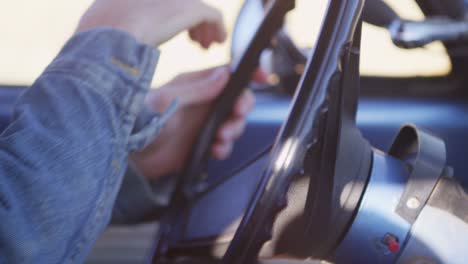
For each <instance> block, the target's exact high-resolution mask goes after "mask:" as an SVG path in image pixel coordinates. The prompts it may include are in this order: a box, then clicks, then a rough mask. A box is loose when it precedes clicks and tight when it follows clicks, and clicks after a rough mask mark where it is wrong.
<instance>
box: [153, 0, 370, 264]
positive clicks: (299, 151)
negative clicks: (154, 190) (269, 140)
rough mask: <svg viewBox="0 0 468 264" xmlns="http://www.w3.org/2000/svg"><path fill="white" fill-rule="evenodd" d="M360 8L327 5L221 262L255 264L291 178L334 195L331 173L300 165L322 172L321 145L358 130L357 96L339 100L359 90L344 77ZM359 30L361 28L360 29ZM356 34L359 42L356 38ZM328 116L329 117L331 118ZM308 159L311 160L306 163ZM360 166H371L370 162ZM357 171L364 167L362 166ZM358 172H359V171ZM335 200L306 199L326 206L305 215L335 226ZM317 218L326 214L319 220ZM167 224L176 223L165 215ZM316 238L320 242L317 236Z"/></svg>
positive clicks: (353, 2) (358, 1)
mask: <svg viewBox="0 0 468 264" xmlns="http://www.w3.org/2000/svg"><path fill="white" fill-rule="evenodd" d="M362 6H363V1H362V0H330V6H329V11H328V14H327V17H326V20H325V23H324V25H323V28H322V32H321V34H320V38H319V41H318V44H317V47H316V51H315V53H314V55H313V57H312V58H311V59H310V60H309V62H308V66H307V70H306V73H305V74H304V76H303V78H302V80H301V83H300V87H299V89H297V91H296V95H295V97H294V100H293V101H294V104H293V107H292V108H291V112H290V115H289V118H288V120H287V122H286V123H285V124H284V126H283V128H282V130H281V132H280V133H279V136H278V139H277V141H276V144H275V147H274V149H273V151H272V154H271V158H270V162H269V165H268V167H267V169H266V170H265V172H264V174H263V175H264V176H263V178H262V181H261V184H260V185H259V186H258V189H257V194H256V195H255V197H254V198H253V199H252V201H251V203H250V206H249V208H248V210H247V212H246V213H245V215H244V218H243V220H242V223H241V225H240V226H239V228H238V229H237V232H236V235H235V238H234V240H233V241H232V242H231V244H230V246H229V249H228V251H227V253H226V255H225V256H224V258H223V263H253V262H254V261H255V260H256V258H257V256H258V253H259V251H260V249H261V246H262V245H263V243H264V242H265V241H267V240H269V239H270V238H271V235H272V234H271V232H272V228H273V223H274V220H275V218H276V216H277V214H278V213H279V212H280V211H281V210H282V209H284V208H285V207H286V206H287V200H286V195H287V191H288V189H289V184H290V183H291V181H292V179H293V178H294V177H295V176H297V175H303V174H310V175H309V177H310V178H311V185H313V184H322V183H324V182H325V184H324V185H325V187H326V188H325V189H332V192H333V188H334V187H336V183H335V182H334V181H333V180H331V181H329V180H328V179H333V177H336V176H334V175H333V174H332V175H328V174H327V173H329V172H330V171H326V172H325V173H324V172H322V171H320V169H318V170H317V171H319V172H320V173H316V174H314V173H315V172H316V171H312V172H311V171H305V170H304V168H305V167H307V166H305V165H304V162H305V161H306V160H311V159H310V157H309V156H310V155H312V156H314V153H315V156H314V157H313V158H312V160H313V161H314V162H316V163H317V164H315V165H316V166H315V167H316V168H319V167H321V165H323V164H322V163H323V162H322V161H323V159H324V158H325V157H322V158H320V157H318V156H317V154H322V152H323V151H324V150H323V146H324V141H330V140H331V141H336V143H335V147H338V146H337V145H338V144H339V143H338V141H339V139H338V138H339V136H340V135H339V133H340V132H339V131H340V129H343V127H346V128H350V129H351V130H353V131H355V130H356V131H357V129H355V124H354V119H355V112H356V108H357V91H351V95H353V96H352V98H351V100H349V99H348V100H343V98H344V97H345V96H344V95H345V94H346V95H350V92H349V91H348V92H345V91H343V88H344V87H345V86H346V85H344V84H345V82H346V81H357V87H358V86H359V83H358V79H359V78H358V77H359V76H357V77H356V76H355V78H354V79H356V78H357V80H352V78H351V79H350V78H347V77H346V76H345V75H344V72H345V71H346V70H347V68H348V66H349V65H348V64H349V63H350V62H351V61H352V60H350V58H351V57H352V55H351V54H352V53H353V52H356V50H355V48H356V46H357V48H359V44H360V43H355V41H354V43H355V44H354V45H353V40H355V39H354V33H355V31H356V27H358V25H360V21H359V17H360V12H361V10H362ZM359 30H360V27H358V31H359ZM358 35H359V37H360V34H358ZM354 66H356V65H354ZM358 73H359V72H358V69H357V74H358ZM354 74H356V72H354ZM357 87H354V88H357ZM351 90H352V89H351ZM353 93H354V94H353ZM345 101H350V102H345ZM332 115H333V117H331V116H332ZM343 120H344V121H343ZM331 123H333V124H332V125H331V127H332V129H333V130H336V131H335V133H334V134H333V133H332V134H333V135H332V136H330V135H327V137H326V135H325V133H329V132H330V130H329V129H325V128H330V124H331ZM335 137H336V138H335ZM353 139H356V138H353ZM357 139H358V140H354V141H355V142H356V143H357V144H361V145H362V146H363V147H362V150H361V153H359V154H360V155H361V156H363V157H364V156H369V157H370V148H369V147H368V145H366V144H365V143H362V137H360V134H359V133H357ZM358 141H359V142H358ZM328 145H330V144H328ZM331 145H333V144H331ZM354 146H355V145H353V146H352V147H354ZM337 151H338V149H335V152H334V153H331V154H329V155H328V156H326V155H325V156H326V157H327V158H329V157H330V155H331V156H333V155H335V156H334V157H333V158H332V160H333V162H332V166H334V165H336V164H335V163H336V160H337V159H338V157H337ZM308 157H309V159H307V158H308ZM363 163H365V164H367V166H370V165H369V164H370V161H368V160H367V161H365V162H363ZM359 166H360V167H363V166H362V164H361V165H359ZM312 167H313V166H312ZM364 167H366V166H364ZM357 170H359V171H360V169H359V168H357ZM362 171H364V173H357V174H359V175H365V176H362V177H361V178H360V179H359V180H363V181H365V180H366V179H365V177H366V176H368V175H366V173H367V172H366V169H365V168H364V169H363V170H362ZM331 173H334V168H333V170H332V171H331ZM356 177H357V176H356ZM338 182H339V181H338ZM363 189H364V186H362V187H361V189H360V190H358V191H357V193H361V194H362V192H363ZM333 195H334V194H325V195H324V196H325V198H324V197H320V196H317V195H315V194H314V195H309V197H308V200H309V199H310V200H312V201H308V204H309V205H310V203H312V204H314V203H316V202H317V201H321V199H322V200H323V201H324V202H325V203H324V205H323V206H319V207H318V208H315V207H314V206H310V207H311V208H312V209H311V210H310V212H309V213H310V214H312V215H314V214H315V215H314V216H317V214H318V216H319V218H321V221H322V222H324V221H331V222H333V223H335V222H339V221H334V220H336V219H334V218H333V216H334V215H335V211H336V210H335V211H334V209H333V208H328V207H331V206H332V201H331V200H333V198H334V196H333ZM356 196H357V197H358V198H357V199H354V201H353V204H352V206H354V207H355V208H357V205H358V202H359V197H360V195H356ZM314 209H315V210H314ZM324 210H325V213H324V212H323V211H324ZM320 213H322V214H324V215H320ZM306 214H307V212H306ZM352 215H353V212H351V213H350V214H348V215H347V216H346V217H345V218H346V221H341V223H340V226H339V228H338V229H339V232H335V233H336V234H334V237H333V239H332V240H333V241H331V242H329V243H328V244H327V245H329V244H330V245H329V247H328V248H327V249H325V250H322V252H326V251H327V250H329V249H330V247H332V246H333V245H334V243H336V242H337V240H339V239H340V236H341V235H342V234H343V232H345V231H346V228H347V227H348V224H349V221H350V219H351V218H352ZM341 218H343V217H341ZM167 219H169V220H170V219H174V218H173V216H172V218H171V216H169V218H167ZM331 228H332V227H331V225H330V226H327V228H326V230H327V231H329V230H330V229H331ZM312 230H313V228H312ZM318 237H320V238H321V236H320V235H318ZM164 246H165V245H164V244H158V250H156V252H155V253H156V254H158V253H161V252H163V253H164V251H167V249H165V248H164ZM322 254H323V253H322ZM317 256H321V254H317Z"/></svg>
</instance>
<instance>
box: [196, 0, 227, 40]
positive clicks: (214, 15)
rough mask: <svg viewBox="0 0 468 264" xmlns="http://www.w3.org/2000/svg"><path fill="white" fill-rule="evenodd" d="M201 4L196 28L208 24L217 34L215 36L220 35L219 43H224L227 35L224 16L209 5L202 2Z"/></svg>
mask: <svg viewBox="0 0 468 264" xmlns="http://www.w3.org/2000/svg"><path fill="white" fill-rule="evenodd" d="M199 3H200V4H201V7H200V11H199V12H198V15H199V18H198V23H196V24H195V25H196V27H198V26H200V25H201V24H207V25H208V27H209V28H212V29H213V30H214V31H215V32H216V34H215V35H219V41H221V42H222V41H224V40H225V39H226V36H227V34H226V27H225V24H224V18H223V14H222V13H221V11H219V10H218V9H216V8H214V7H212V6H210V5H207V4H206V3H204V2H202V1H200V2H199ZM195 25H194V26H195Z"/></svg>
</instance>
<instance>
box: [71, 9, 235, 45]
mask: <svg viewBox="0 0 468 264" xmlns="http://www.w3.org/2000/svg"><path fill="white" fill-rule="evenodd" d="M103 26H107V27H113V28H116V29H120V30H123V31H126V32H128V33H130V34H132V35H133V36H134V37H136V38H137V40H139V41H140V42H142V43H145V44H148V45H151V46H159V45H160V44H162V43H164V42H166V41H167V40H169V39H171V38H172V37H174V36H175V35H177V34H178V33H179V32H182V31H184V30H186V29H190V36H191V38H192V39H193V40H195V41H197V42H199V43H200V44H201V45H202V46H203V47H205V48H208V47H209V46H210V44H211V43H213V42H223V41H224V40H225V39H226V31H225V28H224V22H223V16H222V14H221V13H220V12H219V10H217V9H215V8H213V7H211V6H209V5H207V4H205V3H204V2H203V1H202V0H95V2H94V3H93V4H92V5H91V7H90V8H89V9H88V10H87V11H86V13H85V14H84V15H83V17H82V18H81V21H80V23H79V26H78V29H77V32H81V31H86V30H91V29H94V28H97V27H103Z"/></svg>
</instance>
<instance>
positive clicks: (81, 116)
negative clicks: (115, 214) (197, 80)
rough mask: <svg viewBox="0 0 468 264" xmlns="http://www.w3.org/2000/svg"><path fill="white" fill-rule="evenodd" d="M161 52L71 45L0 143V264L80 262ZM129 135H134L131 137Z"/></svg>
mask: <svg viewBox="0 0 468 264" xmlns="http://www.w3.org/2000/svg"><path fill="white" fill-rule="evenodd" d="M157 55H158V54H157V52H155V51H154V50H153V49H152V48H150V47H147V46H142V45H139V44H138V43H136V41H135V40H134V39H132V38H131V37H130V36H128V35H126V34H124V33H120V32H116V31H109V30H100V31H93V32H86V33H83V34H80V35H78V36H75V37H74V38H73V39H72V40H71V41H70V42H69V43H68V44H67V45H66V46H65V47H64V49H63V50H62V52H61V53H60V55H58V57H57V58H56V59H55V60H54V61H53V62H52V63H51V65H50V66H49V67H48V68H47V70H46V71H45V72H44V73H43V74H42V75H41V76H40V77H39V78H38V80H37V81H36V82H35V83H34V85H33V86H32V87H31V88H30V89H28V91H27V92H26V93H25V94H24V95H23V96H22V97H21V98H20V100H19V101H18V103H17V106H16V107H15V110H14V117H13V120H12V123H11V125H10V126H9V127H8V128H7V129H6V131H5V132H4V133H3V134H2V135H1V136H0V150H1V152H0V178H1V180H0V219H2V220H1V221H0V262H2V263H3V262H6V263H33V262H34V263H66V262H83V261H84V258H85V257H86V255H87V253H88V252H89V250H90V248H91V245H92V243H93V242H94V241H95V239H96V238H97V236H98V235H99V234H100V232H101V231H102V230H103V229H104V228H105V226H106V225H107V223H108V221H109V218H110V215H111V210H112V207H113V204H114V201H115V197H116V195H117V192H118V190H119V188H120V184H121V181H122V176H123V174H124V172H125V170H126V166H127V159H128V153H129V151H131V150H134V149H137V148H139V147H142V146H143V145H144V143H146V142H148V141H149V140H150V139H149V138H150V137H152V136H154V134H155V133H156V132H157V130H158V129H159V127H160V124H159V123H158V120H154V121H153V122H150V125H149V127H146V128H145V129H144V130H145V131H144V132H143V134H136V133H135V132H134V131H133V129H134V123H135V120H136V117H137V115H138V113H139V111H140V110H141V107H142V106H143V100H144V97H145V95H146V92H147V90H148V87H149V85H150V83H151V78H152V75H153V72H154V68H155V64H156V60H157ZM132 131H133V132H132Z"/></svg>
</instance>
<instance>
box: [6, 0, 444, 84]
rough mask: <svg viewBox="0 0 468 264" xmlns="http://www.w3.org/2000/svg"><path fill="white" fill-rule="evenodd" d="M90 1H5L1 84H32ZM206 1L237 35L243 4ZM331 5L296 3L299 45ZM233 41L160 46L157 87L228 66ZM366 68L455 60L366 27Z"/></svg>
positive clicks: (404, 1)
mask: <svg viewBox="0 0 468 264" xmlns="http://www.w3.org/2000/svg"><path fill="white" fill-rule="evenodd" d="M91 2H92V0H73V1H62V0H47V1H30V0H15V1H5V2H4V3H2V8H0V36H2V37H1V42H0V58H1V59H0V84H23V85H28V84H31V83H32V82H33V81H34V79H35V78H36V77H37V76H38V75H39V74H40V73H41V71H42V70H43V69H44V68H45V67H46V66H47V64H48V63H49V62H50V61H51V60H52V59H53V58H54V56H55V55H56V54H57V52H58V51H59V50H60V47H61V46H62V45H63V44H64V43H65V41H66V40H67V39H68V37H69V36H70V35H71V34H72V33H73V30H74V28H75V27H76V24H77V22H78V19H79V17H80V15H81V14H82V13H83V12H84V11H85V10H86V8H87V7H88V6H89V5H90V3H91ZM207 2H209V3H211V4H213V5H215V6H217V7H218V8H220V9H221V10H222V11H223V13H224V14H225V16H226V24H227V26H228V29H229V30H230V31H232V26H233V24H234V20H235V18H236V15H237V13H238V11H239V9H240V6H241V4H242V2H243V1H241V0H207ZM322 2H323V3H322ZM327 2H328V1H310V0H299V1H297V7H298V10H299V11H297V12H296V14H294V15H293V16H288V24H292V25H294V26H288V27H287V28H288V31H289V32H290V33H291V34H292V35H293V37H294V39H295V41H297V42H299V44H300V45H306V44H307V43H315V39H314V37H316V36H317V34H318V30H319V29H320V23H321V21H322V19H323V14H324V12H325V9H326V3H327ZM389 4H391V5H392V7H394V8H395V9H396V10H397V11H398V12H399V14H400V15H401V16H402V17H404V18H409V19H421V18H422V14H421V11H420V10H419V9H418V7H417V6H416V4H415V3H414V1H409V0H392V1H390V2H389ZM311 12H312V14H311ZM303 21H305V22H303ZM308 41H309V42H308ZM229 43H230V39H229V40H228V41H227V42H226V43H225V44H222V45H215V46H214V48H212V49H210V50H209V51H204V50H202V49H201V48H200V47H199V46H198V45H196V44H193V43H191V42H190V41H189V40H188V38H187V36H186V34H181V35H180V36H178V37H176V38H175V39H173V40H172V41H170V42H168V43H167V44H165V45H163V46H162V47H161V50H162V51H163V55H162V57H161V60H160V64H159V66H158V70H157V75H156V78H155V83H163V82H165V81H167V80H169V79H171V78H172V77H174V76H175V75H176V74H177V73H179V72H183V71H190V70H197V69H200V68H206V67H210V66H215V65H219V64H224V63H228V60H229V46H230V45H229ZM383 62H384V63H383ZM361 68H362V73H363V74H365V75H379V76H380V75H382V76H413V75H444V74H446V73H448V72H449V71H450V60H449V58H448V56H447V55H446V52H445V50H444V48H443V46H442V45H441V44H440V43H438V44H433V45H430V46H429V47H427V48H424V49H416V50H402V49H399V48H396V47H395V46H394V45H393V44H392V43H391V41H390V38H389V36H388V33H387V32H386V31H385V30H382V29H378V28H375V27H372V26H369V25H365V27H364V35H363V49H362V65H361Z"/></svg>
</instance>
